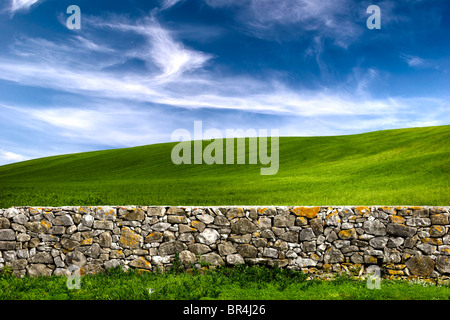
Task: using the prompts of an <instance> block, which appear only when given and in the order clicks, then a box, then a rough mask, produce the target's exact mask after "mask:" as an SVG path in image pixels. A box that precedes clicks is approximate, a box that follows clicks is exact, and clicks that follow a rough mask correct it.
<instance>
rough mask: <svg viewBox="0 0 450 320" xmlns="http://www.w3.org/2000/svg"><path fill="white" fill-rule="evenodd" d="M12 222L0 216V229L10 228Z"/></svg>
mask: <svg viewBox="0 0 450 320" xmlns="http://www.w3.org/2000/svg"><path fill="white" fill-rule="evenodd" d="M10 226H11V222H9V219H7V218H5V217H0V229H9V227H10Z"/></svg>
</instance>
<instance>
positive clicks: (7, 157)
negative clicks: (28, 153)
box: [0, 149, 27, 165]
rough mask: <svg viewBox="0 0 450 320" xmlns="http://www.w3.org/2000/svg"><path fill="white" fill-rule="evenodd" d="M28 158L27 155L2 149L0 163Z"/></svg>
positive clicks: (0, 150)
mask: <svg viewBox="0 0 450 320" xmlns="http://www.w3.org/2000/svg"><path fill="white" fill-rule="evenodd" d="M24 160H27V157H25V156H23V155H21V154H17V153H14V152H10V151H5V150H2V149H0V165H3V164H7V163H13V162H19V161H24Z"/></svg>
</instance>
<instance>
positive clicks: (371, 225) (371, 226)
mask: <svg viewBox="0 0 450 320" xmlns="http://www.w3.org/2000/svg"><path fill="white" fill-rule="evenodd" d="M363 228H364V231H366V232H367V233H369V234H373V235H375V236H384V235H386V226H385V225H384V224H383V223H382V222H380V221H378V220H374V221H365V222H364V225H363Z"/></svg>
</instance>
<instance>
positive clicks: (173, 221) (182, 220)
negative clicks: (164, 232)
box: [167, 215, 188, 224]
mask: <svg viewBox="0 0 450 320" xmlns="http://www.w3.org/2000/svg"><path fill="white" fill-rule="evenodd" d="M167 222H168V223H171V224H179V223H187V222H188V221H187V217H186V216H177V215H170V216H167Z"/></svg>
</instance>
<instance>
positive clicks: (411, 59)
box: [401, 54, 426, 68]
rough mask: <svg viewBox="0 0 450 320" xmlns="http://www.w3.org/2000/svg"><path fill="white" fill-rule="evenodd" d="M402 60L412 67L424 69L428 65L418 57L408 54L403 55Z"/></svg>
mask: <svg viewBox="0 0 450 320" xmlns="http://www.w3.org/2000/svg"><path fill="white" fill-rule="evenodd" d="M401 58H402V59H403V60H404V61H405V62H406V63H407V64H408V66H410V67H414V68H418V67H424V66H425V65H426V62H425V60H424V59H422V58H421V57H418V56H412V55H408V54H403V55H401Z"/></svg>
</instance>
